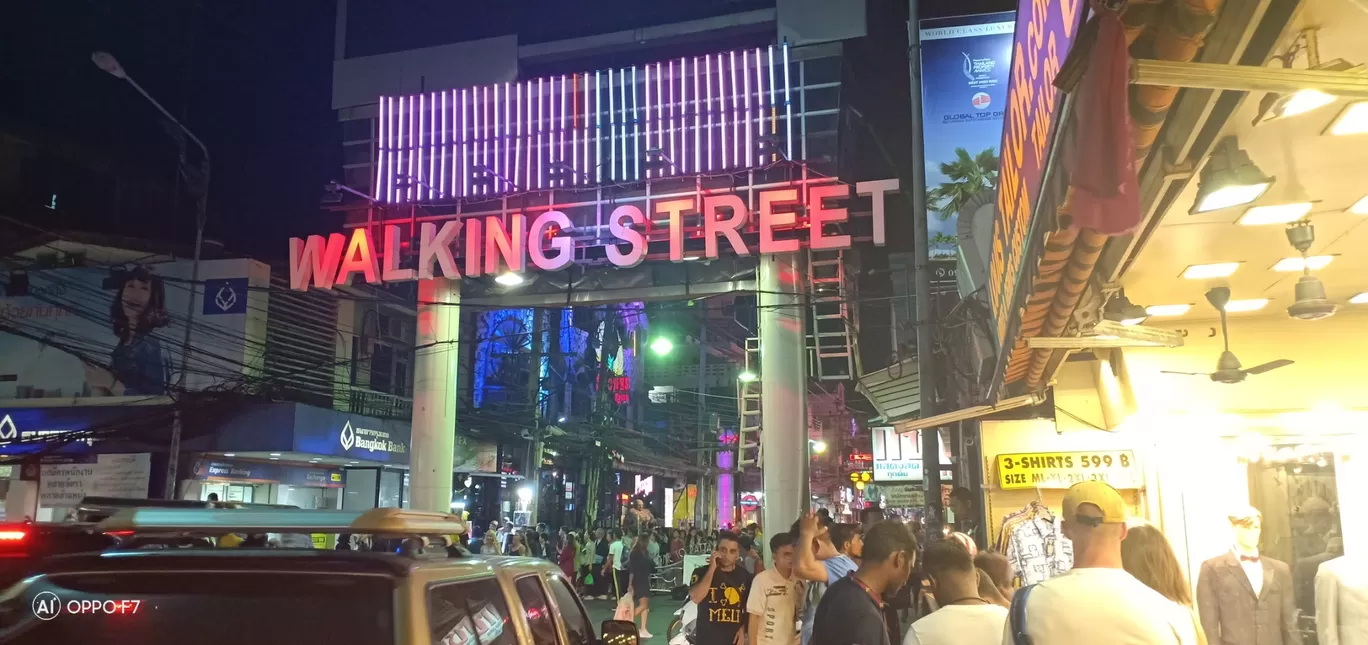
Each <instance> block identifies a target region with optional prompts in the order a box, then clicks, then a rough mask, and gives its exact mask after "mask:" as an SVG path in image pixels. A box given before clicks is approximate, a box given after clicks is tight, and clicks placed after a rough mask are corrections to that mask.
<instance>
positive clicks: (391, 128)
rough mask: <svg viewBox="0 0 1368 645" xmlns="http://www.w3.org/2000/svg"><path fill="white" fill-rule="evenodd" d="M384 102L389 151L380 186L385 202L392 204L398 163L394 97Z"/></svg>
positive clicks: (397, 132)
mask: <svg viewBox="0 0 1368 645" xmlns="http://www.w3.org/2000/svg"><path fill="white" fill-rule="evenodd" d="M386 102H387V103H388V104H389V110H388V112H389V118H388V119H386V120H385V131H386V132H387V133H388V134H387V135H386V137H385V138H386V140H388V141H389V150H388V151H386V152H385V181H384V183H383V184H381V185H380V186H381V188H382V189H383V190H384V191H385V201H387V202H393V201H394V199H395V195H394V173H395V172H396V171H395V169H394V164H395V163H397V162H398V161H399V150H398V148H399V144H398V135H399V128H398V127H397V126H396V124H395V115H396V114H397V113H396V112H395V111H394V97H393V96H391V97H389V100H388V101H386Z"/></svg>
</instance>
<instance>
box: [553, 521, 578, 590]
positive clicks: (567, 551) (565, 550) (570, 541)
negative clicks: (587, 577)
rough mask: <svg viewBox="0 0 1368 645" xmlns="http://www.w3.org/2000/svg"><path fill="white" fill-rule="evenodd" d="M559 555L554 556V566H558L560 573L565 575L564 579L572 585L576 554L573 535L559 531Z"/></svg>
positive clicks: (576, 549)
mask: <svg viewBox="0 0 1368 645" xmlns="http://www.w3.org/2000/svg"><path fill="white" fill-rule="evenodd" d="M560 535H561V547H560V553H558V554H556V564H558V565H560V570H561V573H564V574H565V579H566V580H567V581H569V582H571V583H572V584H573V582H574V580H575V553H576V552H578V550H579V549H578V548H577V545H576V544H575V540H574V535H575V534H573V533H570V532H568V531H566V530H565V529H561V533H560Z"/></svg>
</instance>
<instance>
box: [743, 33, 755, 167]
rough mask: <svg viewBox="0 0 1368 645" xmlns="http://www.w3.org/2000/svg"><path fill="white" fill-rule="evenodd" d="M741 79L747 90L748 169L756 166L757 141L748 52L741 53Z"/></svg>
mask: <svg viewBox="0 0 1368 645" xmlns="http://www.w3.org/2000/svg"><path fill="white" fill-rule="evenodd" d="M741 77H742V79H743V81H744V82H743V83H742V86H743V87H745V88H746V167H747V168H750V167H751V166H753V165H755V163H754V162H755V141H754V139H752V138H751V130H753V129H754V128H755V126H754V125H752V123H753V121H751V84H750V58H749V57H748V56H747V55H746V52H744V51H743V52H741Z"/></svg>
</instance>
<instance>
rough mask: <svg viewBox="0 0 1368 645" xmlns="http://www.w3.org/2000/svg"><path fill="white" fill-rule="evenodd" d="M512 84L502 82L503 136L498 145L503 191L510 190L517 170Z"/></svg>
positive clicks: (500, 181)
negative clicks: (515, 163)
mask: <svg viewBox="0 0 1368 645" xmlns="http://www.w3.org/2000/svg"><path fill="white" fill-rule="evenodd" d="M512 108H513V84H512V83H508V82H504V94H503V111H504V131H503V137H502V138H500V139H499V147H501V148H503V160H504V162H503V173H502V174H503V176H504V179H500V180H499V183H501V184H503V189H504V190H505V191H507V190H512V189H513V186H512V185H511V184H512V180H513V177H514V173H515V172H516V171H517V170H516V168H514V166H513V145H512V140H513V115H512V111H511V110H512Z"/></svg>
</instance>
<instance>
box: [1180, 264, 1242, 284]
mask: <svg viewBox="0 0 1368 645" xmlns="http://www.w3.org/2000/svg"><path fill="white" fill-rule="evenodd" d="M1239 268H1240V263H1239V262H1218V263H1216V264H1194V265H1191V266H1189V267H1188V268H1186V269H1183V277H1184V278H1187V279H1188V280H1210V279H1211V278H1228V277H1230V275H1231V274H1233V273H1235V271H1237V270H1239Z"/></svg>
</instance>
